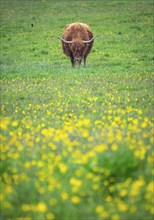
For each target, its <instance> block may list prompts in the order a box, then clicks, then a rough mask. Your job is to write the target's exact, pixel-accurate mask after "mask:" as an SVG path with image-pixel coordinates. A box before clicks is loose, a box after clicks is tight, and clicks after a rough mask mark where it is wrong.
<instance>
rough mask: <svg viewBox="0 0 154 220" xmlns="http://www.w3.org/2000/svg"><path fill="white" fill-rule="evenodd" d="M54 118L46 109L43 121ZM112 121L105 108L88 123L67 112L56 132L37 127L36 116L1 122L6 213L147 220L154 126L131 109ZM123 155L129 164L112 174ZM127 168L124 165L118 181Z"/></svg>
mask: <svg viewBox="0 0 154 220" xmlns="http://www.w3.org/2000/svg"><path fill="white" fill-rule="evenodd" d="M96 100H97V99H94V101H96ZM37 108H38V107H37ZM51 114H52V112H51V111H50V110H49V109H48V112H47V116H46V117H47V119H49V118H50V115H51ZM131 114H135V116H136V117H135V118H133V117H131V116H130V115H131ZM114 115H116V116H114ZM114 115H113V111H112V110H109V111H108V112H107V114H106V115H103V116H102V117H101V118H100V119H99V120H98V119H96V120H95V121H91V120H90V119H88V118H87V117H86V115H84V114H81V115H80V116H79V117H76V116H75V115H74V116H73V113H72V116H71V118H70V119H67V120H66V121H65V120H64V121H63V124H62V126H60V127H57V128H56V127H54V126H52V124H50V123H49V121H48V120H47V121H45V120H44V118H43V119H42V121H39V124H37V115H36V117H35V115H34V118H33V119H30V118H27V120H26V119H25V118H23V119H21V120H13V119H11V118H1V135H0V138H1V161H2V163H1V165H2V169H1V172H2V175H1V183H2V184H1V189H2V190H1V195H0V200H1V207H2V213H3V215H4V216H5V217H9V218H10V217H11V216H14V217H15V218H16V219H26V220H27V219H34V218H35V219H37V218H41V219H63V218H65V216H66V217H68V218H71V217H73V215H75V216H77V217H78V218H80V217H82V213H80V209H81V208H83V209H82V212H84V214H83V215H84V216H89V215H91V216H93V218H95V219H113V220H118V219H123V218H125V219H127V218H128V217H130V218H132V217H133V216H139V215H140V212H141V213H142V214H143V215H144V216H149V218H150V217H151V216H152V215H153V214H154V210H153V204H152V202H153V193H154V185H153V184H154V183H153V180H152V178H151V177H152V175H153V173H154V170H153V156H154V155H153V153H152V144H153V138H152V135H153V123H152V121H150V120H149V119H148V118H147V117H142V111H141V110H140V109H133V108H131V107H128V108H127V109H126V110H125V111H124V110H119V109H118V110H117V112H114ZM128 115H129V116H128ZM123 149H126V150H124V151H123ZM121 151H122V152H124V154H125V153H126V154H127V153H128V154H129V153H131V155H132V161H133V163H134V164H132V166H131V164H129V158H128V161H127V160H126V161H124V163H123V164H122V165H121V167H120V168H118V169H119V170H118V169H117V170H116V165H115V164H114V165H112V160H113V159H114V160H115V157H116V160H117V162H116V163H117V164H118V163H119V162H120V161H122V160H123V157H124V156H125V155H123V154H121ZM104 161H106V163H105V162H104ZM108 163H109V164H108ZM102 164H103V165H102ZM128 164H129V165H128ZM125 166H126V167H127V166H129V167H128V169H126V173H124V176H120V175H121V170H122V169H124V168H125ZM134 167H135V168H134ZM132 169H134V170H132ZM115 170H116V171H115ZM113 171H114V172H113ZM127 172H128V173H127ZM83 210H84V211H83ZM68 212H69V213H68ZM9 213H10V214H9ZM73 213H74V214H73ZM63 215H64V216H63Z"/></svg>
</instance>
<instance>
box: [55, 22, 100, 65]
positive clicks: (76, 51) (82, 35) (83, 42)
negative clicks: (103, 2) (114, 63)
mask: <svg viewBox="0 0 154 220" xmlns="http://www.w3.org/2000/svg"><path fill="white" fill-rule="evenodd" d="M95 37H96V36H93V33H92V32H91V30H90V28H89V26H88V25H87V24H83V23H80V22H76V23H72V24H68V25H66V27H65V29H64V33H63V36H62V37H58V38H60V39H61V41H62V49H63V52H64V54H66V55H67V56H68V57H70V60H71V63H72V67H75V63H76V62H78V63H79V65H80V64H81V61H82V59H84V66H85V65H86V58H87V56H88V54H89V53H90V51H91V49H92V46H93V42H94V39H95Z"/></svg>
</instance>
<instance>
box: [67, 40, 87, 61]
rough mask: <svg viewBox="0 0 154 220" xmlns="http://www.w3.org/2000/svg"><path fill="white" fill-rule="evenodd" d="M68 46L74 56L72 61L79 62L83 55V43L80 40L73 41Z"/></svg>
mask: <svg viewBox="0 0 154 220" xmlns="http://www.w3.org/2000/svg"><path fill="white" fill-rule="evenodd" d="M70 48H71V51H72V55H73V57H74V61H75V62H78V63H79V64H80V63H81V61H82V59H83V56H84V49H85V44H84V43H82V42H79V43H77V42H74V43H72V44H71V45H70Z"/></svg>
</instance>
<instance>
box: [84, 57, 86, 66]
mask: <svg viewBox="0 0 154 220" xmlns="http://www.w3.org/2000/svg"><path fill="white" fill-rule="evenodd" d="M84 66H86V57H84Z"/></svg>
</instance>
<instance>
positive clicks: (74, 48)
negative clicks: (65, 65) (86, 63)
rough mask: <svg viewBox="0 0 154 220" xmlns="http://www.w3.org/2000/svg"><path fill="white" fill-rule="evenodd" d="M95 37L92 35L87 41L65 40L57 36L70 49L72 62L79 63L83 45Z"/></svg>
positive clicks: (85, 45)
mask: <svg viewBox="0 0 154 220" xmlns="http://www.w3.org/2000/svg"><path fill="white" fill-rule="evenodd" d="M96 37H97V36H94V37H93V38H92V39H90V40H87V41H85V40H80V39H75V40H72V41H67V40H65V39H63V38H62V37H58V38H59V39H61V41H62V42H64V43H66V44H68V46H69V48H70V51H71V52H72V56H73V59H74V62H78V63H79V65H80V63H81V61H82V59H83V58H84V49H85V47H87V45H88V44H89V43H91V42H92V41H93V40H94V39H95V38H96Z"/></svg>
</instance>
